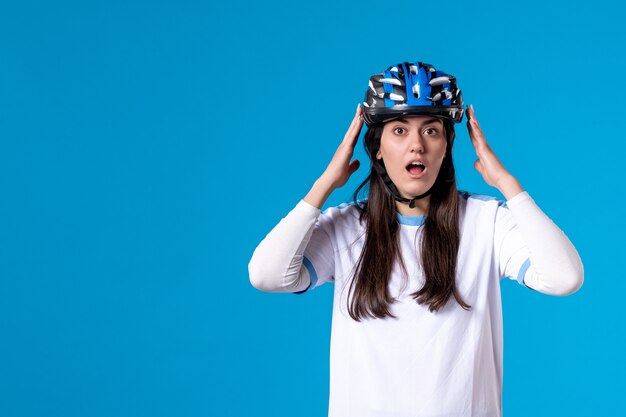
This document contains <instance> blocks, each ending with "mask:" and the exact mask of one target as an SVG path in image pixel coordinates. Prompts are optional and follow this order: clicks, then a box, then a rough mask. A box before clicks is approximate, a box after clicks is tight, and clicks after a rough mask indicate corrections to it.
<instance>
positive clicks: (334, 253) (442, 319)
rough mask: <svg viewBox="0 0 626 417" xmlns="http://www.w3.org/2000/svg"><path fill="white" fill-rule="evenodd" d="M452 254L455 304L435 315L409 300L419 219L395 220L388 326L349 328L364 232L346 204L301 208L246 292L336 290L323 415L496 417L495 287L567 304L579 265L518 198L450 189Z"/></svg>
mask: <svg viewBox="0 0 626 417" xmlns="http://www.w3.org/2000/svg"><path fill="white" fill-rule="evenodd" d="M458 199H459V222H460V223H459V230H460V245H459V252H458V260H457V276H456V286H457V290H458V292H459V295H460V296H461V298H462V299H463V300H464V301H465V302H466V303H467V304H469V305H470V306H471V309H470V310H469V311H467V310H464V309H463V308H461V306H460V305H459V304H458V303H457V302H456V300H455V299H454V297H451V298H450V299H449V300H448V303H447V304H446V305H445V307H443V308H442V309H440V310H439V311H437V312H430V311H429V310H428V306H425V305H420V304H417V302H416V301H415V300H414V299H413V298H412V297H410V294H411V293H413V292H415V291H417V290H419V289H420V288H421V286H422V285H423V283H424V276H423V272H422V269H421V263H420V251H421V248H420V243H419V242H420V240H419V239H420V236H421V233H422V230H423V228H422V227H420V226H421V225H422V224H423V223H424V221H425V219H426V216H403V215H401V214H398V215H397V218H398V222H399V223H400V230H399V238H400V252H401V255H402V257H403V260H404V262H405V265H406V267H407V271H408V277H407V276H403V275H402V272H401V269H400V268H399V265H398V264H397V263H396V264H395V265H394V268H393V270H392V273H391V277H390V280H389V290H390V294H391V296H392V297H394V298H395V302H394V303H393V304H391V305H390V311H391V312H392V313H393V314H394V315H395V316H396V317H397V318H389V317H387V318H385V319H379V318H370V317H366V318H364V319H361V321H360V322H357V321H355V320H353V319H352V318H351V317H350V315H349V314H348V311H347V303H348V290H349V286H350V281H351V279H352V278H353V275H352V274H353V270H352V269H353V267H354V265H355V263H356V261H357V259H358V256H359V255H360V253H361V250H362V248H363V243H364V234H365V227H364V225H362V224H360V223H359V220H358V211H357V209H356V207H355V206H354V205H353V204H342V205H340V206H337V207H331V208H328V209H326V210H325V211H324V212H321V210H320V209H318V208H317V207H314V206H312V205H310V204H309V203H307V202H306V201H304V200H301V201H300V202H298V204H297V205H296V207H295V208H294V209H293V210H292V211H291V212H289V214H288V215H287V216H286V217H285V218H283V219H282V220H281V221H280V222H279V224H278V225H276V226H275V227H274V229H272V231H271V232H270V233H269V234H268V235H267V236H266V237H265V239H263V241H262V242H261V243H260V244H259V246H258V247H257V248H256V249H255V251H254V254H253V256H252V259H251V260H250V263H249V265H248V267H249V273H250V281H251V282H252V284H253V285H254V287H255V288H258V289H260V290H263V291H271V292H294V293H298V294H302V293H306V292H308V291H310V290H312V289H314V288H315V287H318V286H320V285H323V284H324V283H329V282H333V283H334V284H335V285H334V300H333V315H332V330H331V346H330V397H329V412H328V416H329V417H350V416H358V417H409V416H410V417H420V416H428V417H435V416H437V417H461V416H463V417H470V416H475V417H500V416H501V415H502V399H501V398H502V374H503V372H502V371H503V360H502V359H503V329H502V305H501V298H500V279H502V278H504V277H508V278H511V279H515V280H517V282H519V283H520V284H521V285H523V286H525V287H528V288H530V289H533V290H536V291H538V292H542V293H545V294H551V295H568V294H571V293H573V292H575V291H577V290H578V289H579V288H580V286H581V285H582V283H583V265H582V261H581V259H580V257H579V256H578V253H577V251H576V249H575V248H574V246H573V245H572V244H571V242H570V241H569V239H568V238H567V236H565V234H564V233H563V232H562V231H561V230H560V229H559V228H558V227H557V226H556V225H555V224H554V223H553V222H552V221H551V220H550V219H549V218H548V217H547V216H546V215H545V214H544V213H543V212H542V211H541V210H540V209H539V207H538V206H537V205H536V204H535V202H534V201H533V200H532V198H531V197H530V196H529V195H528V193H527V192H526V191H524V192H522V193H519V194H518V195H516V196H514V197H513V198H511V199H510V200H508V201H506V202H505V201H502V200H499V199H497V198H495V197H492V196H487V195H480V194H472V193H469V192H467V191H460V190H459V191H458Z"/></svg>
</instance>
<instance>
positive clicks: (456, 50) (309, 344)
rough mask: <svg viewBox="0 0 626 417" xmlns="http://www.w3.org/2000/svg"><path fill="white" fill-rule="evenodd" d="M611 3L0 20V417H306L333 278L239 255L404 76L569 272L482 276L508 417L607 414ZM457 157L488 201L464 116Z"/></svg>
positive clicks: (377, 5)
mask: <svg viewBox="0 0 626 417" xmlns="http://www.w3.org/2000/svg"><path fill="white" fill-rule="evenodd" d="M620 6H621V4H619V3H617V2H616V1H615V2H609V1H602V0H601V1H594V2H584V3H582V2H571V1H567V2H565V1H559V2H545V1H526V2H519V3H514V4H508V5H503V4H502V2H496V1H482V2H481V1H473V2H469V1H467V2H453V1H447V2H439V3H437V2H418V1H395V2H386V3H385V2H372V1H369V2H368V1H353V2H341V1H328V0H319V1H315V2H313V1H310V2H307V3H300V2H295V3H287V2H278V1H265V2H251V1H248V2H225V3H218V2H189V1H176V2H174V1H152V2H147V1H145V2H138V1H124V2H120V1H106V2H105V1H91V2H78V1H77V2H67V1H65V2H61V1H58V2H49V3H45V2H26V1H20V2H16V1H14V2H10V1H3V2H2V3H1V5H0V47H1V57H0V145H1V147H0V184H1V185H0V187H1V188H0V190H1V193H2V200H1V203H0V219H1V220H0V221H1V229H0V338H1V339H0V415H1V416H4V417H9V416H47V417H51V416H64V417H69V416H199V415H205V416H293V415H299V416H323V415H326V413H327V407H328V378H329V373H328V355H329V338H330V326H331V310H332V285H331V284H328V285H325V286H324V287H320V288H318V289H316V290H314V291H313V292H312V293H310V294H306V295H305V296H294V295H291V294H269V293H263V292H261V291H258V290H256V289H254V288H253V287H252V286H251V284H250V283H249V278H248V271H247V266H248V261H249V259H250V257H251V255H252V252H253V250H254V248H255V247H256V245H257V244H258V243H259V242H260V241H261V240H262V239H263V237H265V235H266V233H268V232H269V231H270V230H271V228H272V227H273V226H274V225H275V224H276V223H277V222H278V221H279V220H280V219H281V218H282V217H284V216H285V215H286V214H287V212H288V211H289V210H291V209H292V208H293V206H295V204H296V203H297V202H298V201H299V200H300V199H301V198H302V197H304V195H306V193H307V192H308V190H309V188H310V186H311V185H312V184H313V182H314V181H315V179H316V178H317V177H318V176H319V175H320V174H321V173H322V172H323V170H324V169H325V167H326V165H327V164H328V162H329V161H330V159H331V157H332V155H333V154H334V151H335V149H336V147H337V146H338V144H339V143H340V142H341V139H342V138H343V135H344V133H345V131H346V129H347V127H348V126H349V124H350V120H351V118H352V116H353V114H354V110H355V107H356V104H357V103H358V102H359V101H361V100H362V99H363V97H364V94H365V91H366V88H367V81H368V79H369V76H370V75H372V74H374V73H377V72H380V71H382V70H383V69H385V68H387V67H388V66H389V65H391V64H393V63H397V62H399V61H404V60H421V61H425V62H428V63H431V64H433V65H434V66H435V67H437V69H441V70H444V71H446V72H449V73H452V74H453V75H455V76H456V77H457V79H458V82H459V87H460V88H461V89H462V91H463V96H464V99H465V102H466V103H467V104H470V103H473V104H474V107H475V110H476V116H477V119H478V120H479V122H480V123H481V126H482V128H483V130H484V132H485V134H486V136H487V140H488V141H489V143H490V145H491V146H492V148H493V149H494V151H495V152H496V154H497V155H498V157H499V158H500V159H501V161H502V162H503V163H504V165H505V166H506V167H507V169H508V170H509V171H510V172H511V173H513V175H515V176H516V177H517V178H518V180H519V181H520V183H521V184H522V186H523V187H524V189H525V190H527V191H528V192H529V194H530V195H531V196H532V197H533V198H534V199H535V201H536V202H537V204H538V205H539V206H540V207H541V208H542V209H543V210H544V212H545V213H546V214H547V215H548V216H549V217H550V218H551V219H552V220H553V221H554V222H555V223H556V224H557V225H558V226H559V227H560V228H561V229H562V230H564V231H565V232H566V234H567V235H568V237H569V238H570V240H571V241H572V242H573V243H574V245H575V246H576V248H577V249H578V251H579V253H580V255H581V257H582V259H583V263H584V266H585V283H584V285H583V287H582V289H581V290H580V291H578V292H577V293H575V294H574V295H572V296H569V297H552V296H547V295H544V294H540V293H537V292H533V291H531V290H529V289H526V288H524V287H522V286H520V285H519V284H517V282H515V281H511V280H505V281H503V285H502V293H503V304H504V323H505V324H504V325H505V342H504V345H505V364H504V394H503V395H504V397H503V401H504V403H503V411H504V415H505V416H506V417H515V416H528V415H533V416H537V417H539V416H570V417H571V416H590V415H597V416H598V415H615V412H618V411H620V410H622V411H623V410H624V405H623V399H622V398H621V396H622V395H623V387H624V385H623V384H624V382H623V381H624V379H623V375H624V373H625V371H626V367H625V366H624V359H623V354H621V353H619V352H623V348H624V335H625V332H624V323H623V318H624V312H623V311H624V310H623V307H622V299H623V296H622V294H623V292H624V290H625V287H626V285H625V283H624V273H623V272H622V269H623V268H622V267H621V263H620V262H621V260H624V255H623V247H624V246H623V244H622V243H621V237H622V235H623V234H624V233H625V232H626V230H625V227H624V220H623V215H622V214H623V208H622V207H623V192H622V190H621V187H620V186H621V184H623V178H624V176H623V171H622V167H621V166H620V164H623V163H624V144H623V143H624V142H623V135H624V128H625V126H624V124H625V121H624V117H623V115H622V112H623V100H624V93H625V91H624V81H623V74H624V73H625V70H626V68H625V65H624V57H623V56H624V54H623V51H624V49H623V45H624V40H625V39H624V38H625V37H624V33H623V31H622V30H621V29H618V28H619V27H621V23H622V20H623V19H622V17H623V15H624V13H623V12H624V10H623V9H621V8H620ZM364 131H365V129H363V132H362V134H363V133H364ZM355 157H356V158H358V159H360V160H361V162H365V161H366V156H365V153H364V152H363V149H362V142H361V141H359V144H358V148H357V151H356V153H355ZM454 159H455V164H456V169H457V176H458V184H459V188H461V189H465V190H469V191H471V192H476V193H483V194H489V195H493V196H498V197H501V196H500V194H499V192H498V191H497V190H496V189H494V188H492V187H490V186H488V185H487V184H485V183H484V181H483V180H482V177H481V176H480V174H479V173H478V172H477V171H475V170H474V168H473V162H474V160H475V159H476V155H475V152H474V150H473V148H472V146H471V143H470V140H469V136H468V133H467V129H466V127H465V120H464V122H463V123H461V124H459V125H457V139H456V143H455V147H454ZM366 173H367V172H366V168H365V166H362V167H361V169H359V171H357V173H355V174H354V176H353V177H352V178H351V180H350V182H349V183H348V184H347V185H346V186H345V187H343V188H341V189H339V190H337V191H336V192H335V193H334V194H333V195H332V196H331V198H330V199H329V200H328V202H327V204H326V207H328V206H331V205H337V204H339V203H341V202H343V201H346V200H348V199H350V196H351V193H352V191H353V190H354V188H355V187H356V186H357V185H358V184H359V183H360V182H361V181H362V179H363V178H364V177H365V175H366ZM620 259H621V260H620Z"/></svg>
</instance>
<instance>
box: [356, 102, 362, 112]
mask: <svg viewBox="0 0 626 417" xmlns="http://www.w3.org/2000/svg"><path fill="white" fill-rule="evenodd" d="M359 107H361V103H358V104H357V105H356V111H359Z"/></svg>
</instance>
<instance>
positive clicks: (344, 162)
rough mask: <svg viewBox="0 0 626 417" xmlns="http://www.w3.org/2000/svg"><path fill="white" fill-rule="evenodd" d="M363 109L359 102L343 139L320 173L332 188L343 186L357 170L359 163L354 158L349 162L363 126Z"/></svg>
mask: <svg viewBox="0 0 626 417" xmlns="http://www.w3.org/2000/svg"><path fill="white" fill-rule="evenodd" d="M362 113H363V109H362V108H361V104H359V105H358V106H357V109H356V114H355V115H354V118H353V119H352V123H351V124H350V127H349V128H348V131H347V132H346V135H345V136H344V137H343V141H342V142H341V144H340V145H339V147H338V148H337V150H336V151H335V155H334V156H333V159H332V160H331V161H330V163H329V164H328V167H327V168H326V170H325V171H324V173H323V174H322V179H323V180H324V182H326V183H328V184H331V186H332V187H333V189H334V188H339V187H343V186H344V185H345V184H346V182H348V178H350V176H351V175H352V174H353V173H354V172H355V171H356V170H357V169H359V166H360V165H361V163H360V162H359V161H358V160H357V159H355V160H354V161H352V162H350V159H351V158H352V154H353V153H354V146H355V145H356V142H357V140H358V138H359V134H360V132H361V127H363V118H362Z"/></svg>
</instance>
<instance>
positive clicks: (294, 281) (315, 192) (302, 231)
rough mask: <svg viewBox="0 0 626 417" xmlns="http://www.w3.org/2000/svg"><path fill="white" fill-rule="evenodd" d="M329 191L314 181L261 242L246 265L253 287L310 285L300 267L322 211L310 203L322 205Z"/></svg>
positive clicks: (307, 274)
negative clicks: (301, 198) (307, 191)
mask: <svg viewBox="0 0 626 417" xmlns="http://www.w3.org/2000/svg"><path fill="white" fill-rule="evenodd" d="M331 192H332V189H330V188H329V187H328V186H327V185H325V183H324V182H323V181H320V180H318V181H316V182H315V184H314V185H313V187H312V188H311V191H309V193H308V194H307V196H306V197H305V198H304V199H303V200H300V202H298V204H297V205H296V206H295V208H294V209H293V210H291V211H290V212H289V213H288V214H287V216H286V217H284V218H283V219H282V220H281V221H280V222H279V223H278V224H277V225H276V226H275V227H274V228H273V229H272V231H270V233H268V235H267V236H266V237H265V239H263V241H261V243H260V244H259V246H257V248H256V249H255V251H254V253H253V255H252V259H251V260H250V263H249V264H248V272H249V274H250V283H251V284H252V286H254V288H256V289H258V290H262V291H267V292H298V291H303V290H305V289H307V288H308V287H309V284H310V283H311V272H310V270H309V269H308V268H307V267H306V266H305V267H303V261H304V251H305V249H306V246H307V244H308V243H309V241H310V240H311V235H312V234H313V229H314V226H315V223H316V222H317V219H318V218H319V216H320V212H321V210H320V208H319V207H316V206H315V205H313V204H311V202H315V203H319V206H322V205H323V204H324V202H325V201H326V199H327V198H328V196H329V195H330V193H331ZM310 201H311V202H310ZM328 244H329V245H330V243H328Z"/></svg>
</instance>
